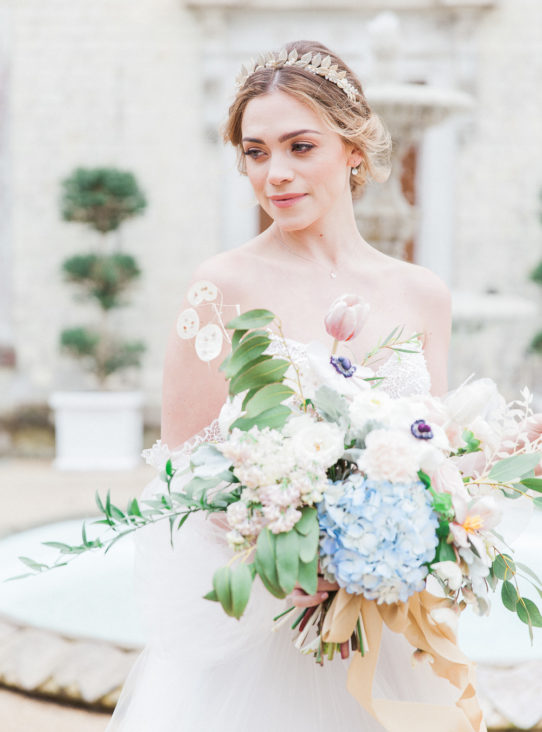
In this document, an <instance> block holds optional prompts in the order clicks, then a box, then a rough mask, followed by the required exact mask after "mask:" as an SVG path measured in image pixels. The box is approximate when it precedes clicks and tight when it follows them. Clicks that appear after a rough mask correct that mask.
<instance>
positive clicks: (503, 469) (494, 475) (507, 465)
mask: <svg viewBox="0 0 542 732" xmlns="http://www.w3.org/2000/svg"><path fill="white" fill-rule="evenodd" d="M539 462H540V454H539V453H537V452H536V453H524V454H522V455H512V457H507V458H503V459H502V460H499V462H498V463H495V465H494V466H493V467H492V468H491V470H490V471H489V476H488V477H489V479H490V480H494V481H496V482H499V483H507V482H510V481H513V480H517V479H518V478H522V477H523V476H524V475H525V474H526V473H529V472H530V471H531V470H532V469H533V468H535V467H536V466H537V465H538V463H539Z"/></svg>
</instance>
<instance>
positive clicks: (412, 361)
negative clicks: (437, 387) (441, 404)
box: [375, 351, 431, 397]
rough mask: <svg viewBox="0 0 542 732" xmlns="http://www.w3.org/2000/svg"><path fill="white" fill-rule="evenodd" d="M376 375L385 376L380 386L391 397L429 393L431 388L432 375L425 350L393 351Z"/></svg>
mask: <svg viewBox="0 0 542 732" xmlns="http://www.w3.org/2000/svg"><path fill="white" fill-rule="evenodd" d="M375 375H376V376H384V377H385V378H384V381H383V382H382V383H381V386H380V388H381V389H382V390H383V391H385V392H386V393H387V394H389V395H390V396H391V397H400V396H410V395H413V394H427V393H428V392H429V390H430V389H431V376H430V375H429V371H428V370H427V362H426V360H425V356H424V354H423V351H420V352H419V353H401V352H399V351H392V354H391V357H390V358H388V359H387V361H386V362H385V363H383V364H382V366H381V367H380V368H379V369H377V370H376V371H375Z"/></svg>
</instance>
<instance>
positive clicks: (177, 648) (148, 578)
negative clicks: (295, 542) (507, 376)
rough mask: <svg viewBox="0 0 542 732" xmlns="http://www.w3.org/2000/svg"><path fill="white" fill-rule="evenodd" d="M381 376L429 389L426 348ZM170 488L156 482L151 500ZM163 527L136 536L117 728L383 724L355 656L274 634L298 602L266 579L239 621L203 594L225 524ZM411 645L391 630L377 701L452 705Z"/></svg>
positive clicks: (449, 693)
mask: <svg viewBox="0 0 542 732" xmlns="http://www.w3.org/2000/svg"><path fill="white" fill-rule="evenodd" d="M279 343H280V342H277V344H279ZM277 347H278V348H280V345H278V346H277ZM292 348H293V349H294V351H295V353H294V354H293V355H294V358H296V359H302V358H303V353H304V348H305V347H304V346H303V344H299V343H296V342H290V352H291V350H292ZM375 373H376V375H378V376H384V377H385V380H384V382H383V383H382V386H381V387H380V388H382V389H384V390H385V391H387V392H388V393H389V394H390V395H391V396H394V397H396V396H401V395H410V394H423V393H427V392H428V391H429V388H430V377H429V373H428V370H427V366H426V363H425V358H424V356H423V353H412V354H407V353H401V354H399V353H397V352H392V356H391V358H388V360H387V361H386V362H385V363H384V364H383V365H382V366H381V367H380V368H379V369H378V370H377V371H376V372H375ZM207 439H220V424H219V422H218V420H215V421H214V422H213V423H212V424H211V425H209V427H207V428H206V429H205V430H203V431H202V433H201V434H200V435H197V436H195V437H194V438H193V439H192V440H191V441H189V442H188V443H186V444H185V445H183V446H181V447H179V448H177V449H176V450H174V451H172V453H171V455H172V459H173V460H174V463H175V464H176V465H177V466H179V467H180V466H182V464H183V461H184V463H186V462H187V460H188V457H187V456H188V453H189V451H190V449H191V448H192V447H193V446H194V445H196V444H198V443H199V442H202V441H205V440H207ZM147 455H148V459H149V461H150V462H153V461H154V462H155V464H156V467H160V465H159V463H160V462H161V461H162V463H163V462H165V459H167V454H166V453H165V452H164V448H163V446H160V444H157V445H156V446H155V448H153V449H151V450H150V451H147ZM163 485H164V484H163V483H161V482H160V480H159V479H158V478H155V479H154V480H153V481H151V482H150V483H149V484H148V485H147V486H146V488H145V491H144V494H143V496H142V498H148V497H150V496H151V495H152V494H153V493H155V492H157V491H161V490H163ZM166 523H167V522H163V523H162V524H155V525H154V526H149V527H146V528H145V529H144V530H142V531H140V532H138V533H137V535H136V542H137V545H136V581H137V587H138V593H139V596H140V600H141V607H142V611H143V617H144V622H145V626H146V632H147V638H148V642H147V645H146V648H145V649H144V651H143V652H142V653H141V655H140V657H139V659H138V660H137V661H136V663H135V665H134V667H133V669H132V671H131V673H130V675H129V677H128V679H127V681H126V684H125V686H124V689H123V692H122V694H121V697H120V700H119V703H118V705H117V708H116V710H115V713H114V715H113V718H112V720H111V722H110V725H109V726H108V728H107V731H108V732H202V731H203V730H209V731H211V732H215V731H216V732H249V731H252V730H258V732H277V730H289V731H291V732H294V731H295V732H309V731H310V732H323V731H324V730H331V731H332V732H347V731H348V732H351V731H353V730H356V732H377V731H381V730H383V729H384V728H383V727H382V726H381V725H380V724H379V723H378V722H376V721H375V720H374V719H373V718H372V717H371V716H370V715H369V714H368V713H366V712H365V711H364V710H363V709H362V708H361V707H360V705H359V704H358V703H357V702H356V701H355V700H354V698H353V697H352V696H351V695H350V694H349V693H348V691H347V689H346V676H347V669H348V665H349V662H350V661H349V660H346V661H342V660H341V659H340V658H338V657H335V659H334V660H333V661H332V662H326V663H324V666H323V667H321V666H319V665H317V664H316V662H315V660H314V658H313V657H312V656H305V655H302V654H300V653H299V651H298V650H297V649H296V648H295V647H294V645H293V642H292V637H293V635H294V633H293V631H291V630H290V629H289V625H286V626H282V628H280V629H279V630H278V631H277V632H274V633H273V632H271V627H272V618H273V617H274V616H275V615H278V614H279V613H280V612H281V611H282V610H284V609H285V608H286V607H288V606H289V603H288V601H287V600H279V599H276V598H274V597H272V596H271V595H269V594H268V593H267V592H266V591H265V590H264V588H263V586H262V585H261V583H260V582H259V580H258V579H256V581H255V582H254V586H253V589H252V594H251V598H250V601H249V605H248V607H247V610H246V611H245V614H244V616H243V617H242V618H241V620H240V621H237V620H235V619H234V618H230V617H228V616H226V615H225V613H224V612H223V611H222V609H221V607H220V606H219V605H218V603H214V602H209V601H207V600H204V599H202V596H203V595H204V594H206V593H207V592H208V591H209V590H210V589H211V580H212V576H213V573H214V571H215V569H217V568H218V567H220V566H223V565H224V564H226V562H227V561H228V559H229V558H230V557H231V550H230V549H229V547H228V546H227V545H226V543H225V541H224V538H223V534H224V532H223V530H219V529H218V528H217V526H216V525H215V524H214V523H213V522H212V521H210V520H209V519H206V518H205V516H204V515H203V514H195V515H193V516H191V517H190V518H189V519H188V521H187V522H186V523H185V525H184V526H183V528H182V530H181V531H180V532H178V533H177V534H176V535H175V537H174V548H172V547H171V544H170V539H169V528H168V526H167V525H165V524H166ZM412 651H413V648H412V647H411V646H410V645H409V644H408V642H407V641H406V640H405V638H404V637H403V636H401V635H398V634H395V633H393V632H392V631H390V630H388V629H387V628H386V627H384V636H383V640H382V645H381V651H380V657H379V662H378V667H377V673H376V677H375V685H374V690H373V691H374V696H375V697H385V698H391V699H401V700H404V701H408V700H410V701H422V702H432V703H442V704H448V705H450V706H451V705H453V704H454V703H455V700H456V698H457V696H458V692H457V690H456V689H455V688H454V687H452V686H451V685H450V684H448V682H446V681H444V680H442V679H439V678H437V677H436V676H435V675H434V674H433V673H432V672H431V670H430V668H429V667H428V665H427V664H418V665H417V666H416V667H413V666H412V663H411V654H412ZM435 732H437V731H436V730H435Z"/></svg>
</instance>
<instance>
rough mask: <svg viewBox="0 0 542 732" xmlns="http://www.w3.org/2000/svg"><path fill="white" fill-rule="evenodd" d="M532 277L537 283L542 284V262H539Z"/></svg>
mask: <svg viewBox="0 0 542 732" xmlns="http://www.w3.org/2000/svg"><path fill="white" fill-rule="evenodd" d="M530 278H531V279H532V281H533V282H536V284H537V285H542V262H539V263H538V264H537V265H536V267H535V268H534V269H533V271H532V272H531V274H530Z"/></svg>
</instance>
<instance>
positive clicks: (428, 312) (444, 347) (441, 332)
mask: <svg viewBox="0 0 542 732" xmlns="http://www.w3.org/2000/svg"><path fill="white" fill-rule="evenodd" d="M424 273H425V276H424V281H423V286H422V287H420V288H419V289H420V293H421V297H420V300H421V302H422V307H423V312H422V318H423V320H422V322H423V323H424V354H425V359H426V362H427V368H428V370H429V374H430V375H431V393H432V394H433V395H434V396H441V395H442V394H445V393H446V392H447V390H448V351H449V348H450V338H451V331H452V298H451V293H450V290H449V288H448V286H447V285H446V284H445V283H444V282H443V281H442V280H441V279H440V277H437V275H435V274H434V273H433V272H430V271H429V270H426V269H424Z"/></svg>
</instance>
